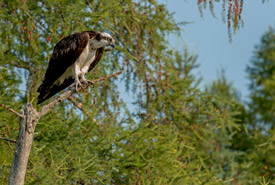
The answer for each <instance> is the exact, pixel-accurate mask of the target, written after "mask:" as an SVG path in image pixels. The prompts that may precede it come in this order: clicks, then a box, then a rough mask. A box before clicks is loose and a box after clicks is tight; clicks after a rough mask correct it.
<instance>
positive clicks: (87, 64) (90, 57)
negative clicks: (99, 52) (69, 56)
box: [80, 49, 96, 74]
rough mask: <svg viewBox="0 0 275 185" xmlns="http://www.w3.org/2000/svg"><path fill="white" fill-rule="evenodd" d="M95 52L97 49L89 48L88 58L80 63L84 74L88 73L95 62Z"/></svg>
mask: <svg viewBox="0 0 275 185" xmlns="http://www.w3.org/2000/svg"><path fill="white" fill-rule="evenodd" d="M95 53H96V50H91V49H88V55H87V57H86V60H85V62H83V63H82V64H81V65H80V71H81V73H84V74H85V73H87V71H88V70H89V67H90V65H91V64H92V63H93V61H94V59H95Z"/></svg>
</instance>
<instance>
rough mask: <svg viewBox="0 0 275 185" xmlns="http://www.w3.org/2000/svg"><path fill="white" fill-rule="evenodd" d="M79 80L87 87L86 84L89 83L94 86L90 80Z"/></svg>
mask: <svg viewBox="0 0 275 185" xmlns="http://www.w3.org/2000/svg"><path fill="white" fill-rule="evenodd" d="M81 82H82V83H83V84H85V87H86V88H87V86H89V84H90V85H91V86H92V87H94V86H95V84H94V82H92V81H90V80H86V79H85V80H81Z"/></svg>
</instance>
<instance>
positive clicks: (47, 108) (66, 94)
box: [39, 71, 122, 117]
mask: <svg viewBox="0 0 275 185" xmlns="http://www.w3.org/2000/svg"><path fill="white" fill-rule="evenodd" d="M121 73H122V71H119V72H116V73H114V74H111V75H108V76H105V77H102V78H98V79H96V80H93V83H96V82H100V81H103V80H107V79H109V78H112V77H117V76H118V75H120V74H121ZM88 87H89V86H86V87H84V88H82V89H81V90H84V89H87V88H88ZM81 90H80V91H81ZM75 93H77V91H76V90H75V88H74V89H70V90H68V91H66V92H64V93H62V94H61V95H60V96H59V97H57V98H56V99H55V100H54V101H52V102H51V103H49V104H48V105H45V106H43V107H42V109H41V111H40V113H39V114H40V117H42V116H44V115H45V114H47V113H48V112H49V111H50V110H51V109H52V108H54V107H56V106H57V105H59V104H60V103H61V102H63V101H64V100H66V99H67V98H69V97H70V96H72V95H74V94H75Z"/></svg>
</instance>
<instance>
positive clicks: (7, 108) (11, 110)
mask: <svg viewBox="0 0 275 185" xmlns="http://www.w3.org/2000/svg"><path fill="white" fill-rule="evenodd" d="M0 107H3V108H4V109H6V110H7V111H9V112H12V113H14V114H16V115H17V116H19V117H21V118H23V115H21V114H20V113H18V112H16V111H15V110H13V109H12V108H9V107H7V106H5V105H4V104H2V103H0Z"/></svg>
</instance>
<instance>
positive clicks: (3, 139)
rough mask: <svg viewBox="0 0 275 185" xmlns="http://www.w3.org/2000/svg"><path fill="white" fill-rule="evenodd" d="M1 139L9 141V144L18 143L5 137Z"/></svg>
mask: <svg viewBox="0 0 275 185" xmlns="http://www.w3.org/2000/svg"><path fill="white" fill-rule="evenodd" d="M0 139H1V140H5V141H9V142H12V143H16V141H14V140H12V139H8V138H5V137H0Z"/></svg>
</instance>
